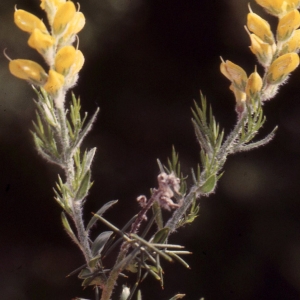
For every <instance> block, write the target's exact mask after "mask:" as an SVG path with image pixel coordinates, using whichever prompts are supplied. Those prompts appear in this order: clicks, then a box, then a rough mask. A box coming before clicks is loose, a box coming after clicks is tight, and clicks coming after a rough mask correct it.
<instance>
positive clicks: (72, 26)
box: [64, 11, 85, 39]
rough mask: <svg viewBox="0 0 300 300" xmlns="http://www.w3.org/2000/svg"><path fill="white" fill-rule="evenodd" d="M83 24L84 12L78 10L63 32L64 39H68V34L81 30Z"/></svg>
mask: <svg viewBox="0 0 300 300" xmlns="http://www.w3.org/2000/svg"><path fill="white" fill-rule="evenodd" d="M84 25H85V17H84V14H83V13H82V12H80V11H77V12H76V13H75V15H74V17H73V19H72V20H71V21H70V23H69V26H68V29H67V30H66V32H65V34H64V39H68V38H69V37H70V36H72V35H74V34H76V33H78V32H79V31H81V30H82V28H83V27H84Z"/></svg>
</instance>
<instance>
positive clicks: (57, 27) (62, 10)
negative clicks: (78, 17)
mask: <svg viewBox="0 0 300 300" xmlns="http://www.w3.org/2000/svg"><path fill="white" fill-rule="evenodd" d="M75 13H76V8H75V5H74V3H73V2H71V1H68V2H66V3H64V4H62V5H60V6H59V8H58V10H57V12H56V14H55V17H54V20H53V31H54V34H56V35H57V34H61V33H62V32H63V31H64V30H65V29H66V27H67V25H68V24H69V23H70V22H71V20H72V19H73V18H74V16H75Z"/></svg>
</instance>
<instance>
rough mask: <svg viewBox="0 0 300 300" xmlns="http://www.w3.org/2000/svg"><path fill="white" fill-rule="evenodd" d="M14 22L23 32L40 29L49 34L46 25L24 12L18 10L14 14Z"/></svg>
mask: <svg viewBox="0 0 300 300" xmlns="http://www.w3.org/2000/svg"><path fill="white" fill-rule="evenodd" d="M14 21H15V24H16V25H17V26H18V27H19V28H20V29H21V30H23V31H26V32H29V33H31V32H33V30H34V29H35V28H38V29H39V30H40V31H42V32H45V33H46V32H48V30H47V28H46V26H45V24H44V23H43V21H41V20H40V19H39V18H38V17H36V16H35V15H33V14H31V13H29V12H27V11H25V10H22V9H18V10H16V11H15V13H14Z"/></svg>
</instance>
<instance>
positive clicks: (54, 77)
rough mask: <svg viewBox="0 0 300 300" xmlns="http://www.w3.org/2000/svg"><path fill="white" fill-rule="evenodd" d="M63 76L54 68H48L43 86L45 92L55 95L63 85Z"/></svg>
mask: <svg viewBox="0 0 300 300" xmlns="http://www.w3.org/2000/svg"><path fill="white" fill-rule="evenodd" d="M64 82H65V78H64V76H63V75H61V74H59V73H57V72H56V71H54V70H49V76H48V80H47V82H46V83H45V85H44V86H43V88H44V89H45V91H46V92H48V93H50V94H52V95H55V94H56V93H57V92H58V91H59V90H60V89H61V88H62V87H63V85H64Z"/></svg>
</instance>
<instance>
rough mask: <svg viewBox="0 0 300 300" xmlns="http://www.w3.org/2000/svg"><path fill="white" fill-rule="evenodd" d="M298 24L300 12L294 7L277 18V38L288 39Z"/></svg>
mask: <svg viewBox="0 0 300 300" xmlns="http://www.w3.org/2000/svg"><path fill="white" fill-rule="evenodd" d="M299 26H300V13H299V11H298V10H297V9H294V10H292V11H290V12H289V13H287V14H286V15H284V16H283V17H282V18H280V19H279V23H278V26H277V40H279V41H285V40H287V39H289V38H290V37H291V35H292V33H293V32H294V30H295V29H297V28H298V27H299Z"/></svg>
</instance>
